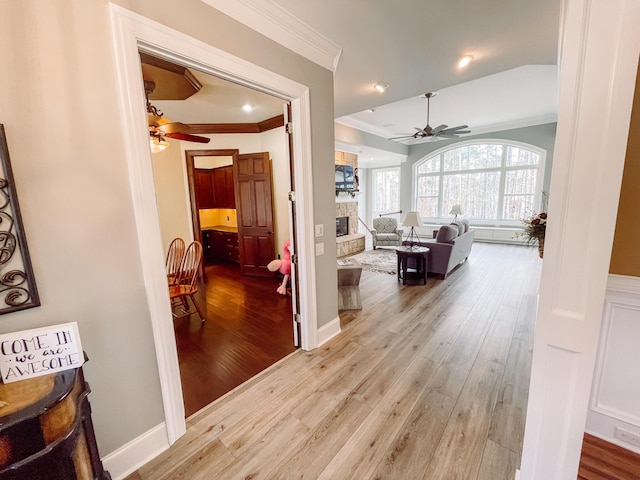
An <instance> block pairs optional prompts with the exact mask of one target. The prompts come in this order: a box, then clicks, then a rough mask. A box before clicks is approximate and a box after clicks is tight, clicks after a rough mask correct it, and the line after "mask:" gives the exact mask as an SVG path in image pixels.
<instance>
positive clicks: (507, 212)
mask: <svg viewBox="0 0 640 480" xmlns="http://www.w3.org/2000/svg"><path fill="white" fill-rule="evenodd" d="M532 211H533V195H508V196H505V197H504V211H503V213H502V216H503V218H504V219H505V220H522V219H523V218H526V217H528V216H529V215H531V212H532Z"/></svg>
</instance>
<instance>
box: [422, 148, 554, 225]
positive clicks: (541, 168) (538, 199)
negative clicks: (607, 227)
mask: <svg viewBox="0 0 640 480" xmlns="http://www.w3.org/2000/svg"><path fill="white" fill-rule="evenodd" d="M479 144H500V145H504V146H507V147H516V148H523V149H527V150H531V151H532V152H535V153H537V154H538V155H540V163H539V165H538V185H537V188H536V192H535V196H534V200H533V204H534V208H535V209H537V211H539V210H540V208H541V203H542V187H543V184H544V174H545V169H546V164H547V151H546V150H544V149H542V148H540V147H537V146H535V145H531V144H530V143H525V142H518V141H515V140H505V139H502V138H476V139H473V140H462V141H460V142H456V143H449V144H447V145H445V146H443V147H442V148H439V149H437V150H434V151H432V152H429V153H428V154H426V155H424V156H423V157H421V158H420V159H419V160H416V161H415V162H414V164H413V166H412V173H411V188H412V190H411V208H412V210H414V211H417V208H418V202H417V198H418V197H417V196H418V185H417V180H418V175H424V174H419V173H418V168H419V167H420V165H422V164H424V163H425V162H426V161H427V160H429V159H431V158H433V157H435V156H437V155H442V154H443V153H444V152H446V151H449V150H454V149H456V148H460V147H464V146H467V145H479ZM442 168H443V166H442V164H441V166H440V174H439V178H440V183H442V177H443V175H442ZM527 168H530V166H527V165H522V166H516V167H506V168H505V166H504V165H502V166H500V167H499V168H477V169H473V172H477V173H482V172H493V171H500V172H504V171H507V170H518V169H527ZM464 172H467V170H464ZM500 181H501V182H504V178H501V180H500ZM438 195H442V185H440V189H439V193H438ZM500 205H502V199H500ZM425 220H426V219H425ZM450 221H451V218H450V217H442V218H428V223H429V224H447V223H449V222H450ZM471 222H472V225H476V226H487V227H514V226H521V225H522V222H521V221H519V220H515V221H514V220H498V219H496V220H471Z"/></svg>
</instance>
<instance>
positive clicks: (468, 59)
mask: <svg viewBox="0 0 640 480" xmlns="http://www.w3.org/2000/svg"><path fill="white" fill-rule="evenodd" d="M471 60H473V55H465V56H464V57H462V58H461V59H460V60H458V68H464V67H466V66H467V65H469V64H470V63H471Z"/></svg>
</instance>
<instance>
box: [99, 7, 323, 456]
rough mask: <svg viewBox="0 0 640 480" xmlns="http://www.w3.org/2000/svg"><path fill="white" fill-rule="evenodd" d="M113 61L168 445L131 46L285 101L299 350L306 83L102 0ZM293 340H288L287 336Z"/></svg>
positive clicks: (174, 365) (304, 294)
mask: <svg viewBox="0 0 640 480" xmlns="http://www.w3.org/2000/svg"><path fill="white" fill-rule="evenodd" d="M109 7H110V11H111V23H112V32H113V42H114V50H115V62H116V68H117V75H118V93H119V101H120V117H121V118H120V120H121V122H122V128H123V130H122V134H123V138H124V146H125V155H126V158H127V165H128V168H129V177H130V182H131V193H132V201H133V207H134V212H135V218H136V228H137V232H138V242H139V249H140V258H141V262H142V272H143V277H144V284H145V290H146V294H147V302H148V306H149V311H150V316H151V323H152V329H153V337H154V343H155V348H156V356H157V361H158V372H159V376H160V386H161V390H162V400H163V404H164V413H165V421H166V427H167V438H168V441H169V443H170V444H172V443H173V442H175V441H176V440H177V439H178V438H179V437H180V436H182V435H183V434H184V433H185V431H186V423H185V419H184V405H183V399H182V387H181V383H180V372H179V368H178V356H177V351H176V344H175V337H174V331H173V318H172V316H171V307H170V301H169V293H168V291H167V285H166V272H165V267H164V253H163V248H162V240H161V236H160V223H159V220H158V212H157V208H156V202H155V186H154V180H153V169H152V164H151V153H150V150H149V141H148V131H147V119H146V112H145V109H144V104H145V98H144V91H143V90H144V89H143V86H142V83H143V82H142V71H141V67H140V57H139V55H138V49H143V50H145V51H146V52H149V53H155V54H156V55H160V56H162V57H164V58H168V59H175V60H179V61H180V62H181V63H185V64H187V65H189V66H192V67H196V68H198V69H200V70H202V71H204V72H206V73H210V74H213V75H217V76H220V77H223V78H225V79H228V80H233V81H234V82H236V83H240V84H243V85H246V86H251V87H253V88H257V89H259V90H261V91H263V92H265V93H269V94H272V95H275V96H277V97H280V98H282V99H284V100H288V101H290V102H291V109H292V119H291V120H292V122H293V128H294V131H295V132H296V133H295V135H294V140H293V149H294V151H293V155H294V156H293V158H294V162H296V168H295V172H294V174H295V185H296V189H297V192H296V193H297V195H296V204H297V205H296V211H297V213H298V224H297V230H296V234H297V253H298V265H299V267H298V268H299V270H300V277H299V287H300V314H301V329H302V339H301V340H302V348H303V349H305V350H311V349H313V348H315V347H316V346H317V321H316V315H317V313H316V312H317V309H316V297H315V291H316V276H315V256H314V255H313V252H314V238H313V235H310V234H309V232H313V201H312V199H313V183H312V176H311V121H310V118H311V117H310V104H309V88H308V87H307V86H305V85H301V84H299V83H297V82H295V81H292V80H290V79H287V78H285V77H282V76H280V75H278V74H276V73H273V72H270V71H268V70H266V69H264V68H262V67H258V66H256V65H253V64H251V63H249V62H246V61H244V60H242V59H240V58H237V57H234V56H233V55H230V54H228V53H226V52H224V51H222V50H219V49H217V48H215V47H212V46H211V45H208V44H206V43H204V42H201V41H199V40H196V39H194V38H192V37H189V36H187V35H185V34H183V33H181V32H178V31H176V30H173V29H171V28H169V27H166V26H164V25H162V24H159V23H157V22H154V21H152V20H150V19H148V18H146V17H143V16H141V15H138V14H136V13H133V12H131V11H129V10H126V9H124V8H122V7H119V6H117V5H114V4H110V5H109ZM292 341H293V339H292Z"/></svg>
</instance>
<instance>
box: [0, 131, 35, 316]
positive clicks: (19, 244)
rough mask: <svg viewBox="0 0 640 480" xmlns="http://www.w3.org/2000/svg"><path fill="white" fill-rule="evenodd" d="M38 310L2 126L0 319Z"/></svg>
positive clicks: (0, 145) (0, 160) (0, 138)
mask: <svg viewBox="0 0 640 480" xmlns="http://www.w3.org/2000/svg"><path fill="white" fill-rule="evenodd" d="M38 306H40V297H39V296H38V289H37V287H36V281H35V276H34V274H33V268H32V267H31V258H30V256H29V249H28V247H27V239H26V236H25V233H24V227H23V224H22V215H21V214H20V206H19V204H18V194H17V192H16V185H15V182H14V180H13V170H12V168H11V160H10V158H9V147H8V146H7V137H6V135H5V130H4V125H3V124H1V123H0V315H3V314H6V313H11V312H15V311H18V310H24V309H26V308H32V307H38Z"/></svg>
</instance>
